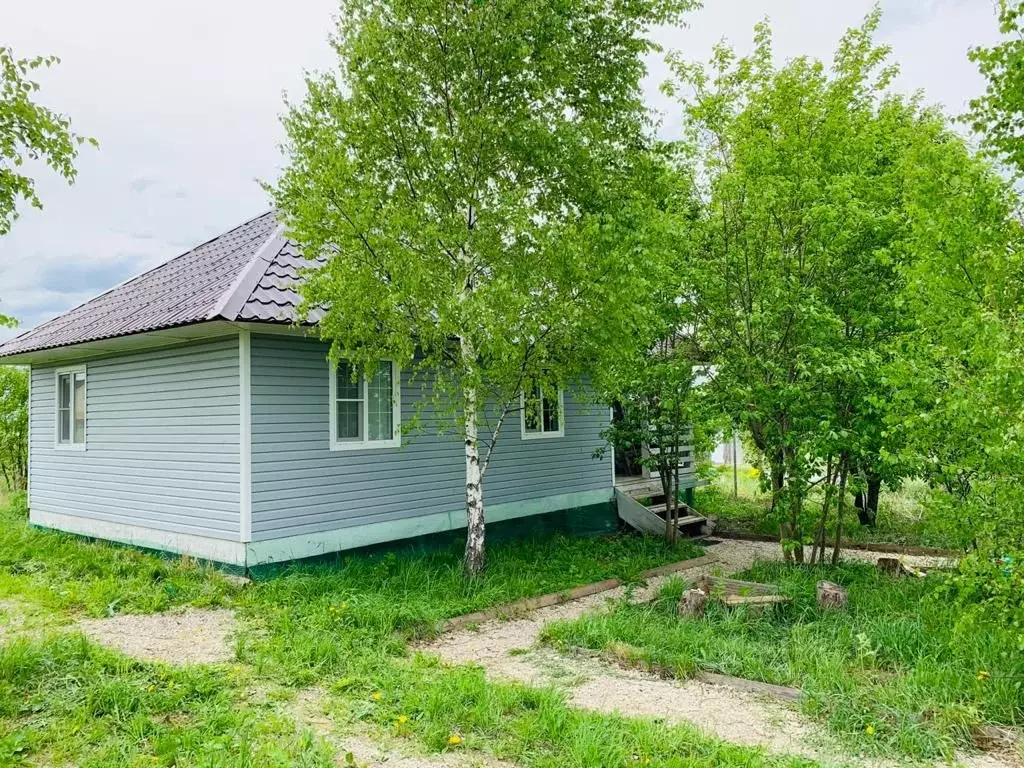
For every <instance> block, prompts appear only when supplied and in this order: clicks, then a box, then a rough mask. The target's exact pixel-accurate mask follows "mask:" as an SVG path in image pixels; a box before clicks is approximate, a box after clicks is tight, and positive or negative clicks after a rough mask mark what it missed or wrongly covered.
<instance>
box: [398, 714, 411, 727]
mask: <svg viewBox="0 0 1024 768" xmlns="http://www.w3.org/2000/svg"><path fill="white" fill-rule="evenodd" d="M408 722H409V716H408V715H399V716H398V724H399V725H405V724H406V723H408Z"/></svg>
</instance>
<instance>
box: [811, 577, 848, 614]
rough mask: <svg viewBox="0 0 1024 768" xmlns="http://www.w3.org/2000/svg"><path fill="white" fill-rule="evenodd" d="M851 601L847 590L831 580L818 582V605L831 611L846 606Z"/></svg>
mask: <svg viewBox="0 0 1024 768" xmlns="http://www.w3.org/2000/svg"><path fill="white" fill-rule="evenodd" d="M848 601H849V596H848V595H847V593H846V590H845V589H843V588H842V587H841V586H839V585H838V584H835V583H833V582H831V581H819V582H818V607H819V608H821V609H822V610H826V611H831V610H836V609H838V608H845V607H846V603H847V602H848Z"/></svg>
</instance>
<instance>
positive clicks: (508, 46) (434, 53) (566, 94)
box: [271, 0, 688, 574]
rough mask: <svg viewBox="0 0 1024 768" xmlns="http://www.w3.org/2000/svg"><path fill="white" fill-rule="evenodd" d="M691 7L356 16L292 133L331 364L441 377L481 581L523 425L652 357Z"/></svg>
mask: <svg viewBox="0 0 1024 768" xmlns="http://www.w3.org/2000/svg"><path fill="white" fill-rule="evenodd" d="M687 1H688V0H631V1H630V2H612V3H608V2H604V1H603V0H563V1H561V2H554V1H553V0H485V1H481V0H459V1H457V2H453V1H452V0H344V2H342V4H341V8H340V11H339V14H338V19H339V21H338V27H337V30H336V32H335V34H334V36H333V38H332V45H333V47H334V50H335V53H336V54H337V59H338V61H337V68H336V69H335V70H334V71H332V72H326V73H323V74H319V75H314V76H310V77H308V78H307V82H306V95H305V98H304V99H303V100H302V101H301V102H299V103H292V104H291V105H290V106H289V108H288V111H287V114H286V116H285V118H284V124H285V128H286V131H287V136H288V139H287V143H286V145H285V148H284V150H285V154H286V158H287V165H286V168H285V170H284V172H283V174H282V176H281V178H280V180H279V181H278V183H277V184H276V185H275V186H273V187H272V190H271V191H272V194H273V197H274V199H275V201H276V203H277V205H278V207H279V208H280V210H281V211H282V214H283V216H284V219H285V221H286V223H287V225H288V228H289V230H290V232H291V234H292V235H293V236H294V237H295V238H296V239H297V240H298V241H299V242H301V243H302V244H303V247H304V248H305V251H306V253H307V255H314V254H316V255H322V256H326V265H325V266H324V267H323V268H322V269H319V270H317V271H316V272H315V273H314V274H312V275H311V279H310V280H309V281H308V282H307V283H306V284H305V287H304V288H303V298H304V302H305V303H304V306H305V307H306V308H307V310H308V309H310V308H317V311H318V314H319V313H321V312H322V317H320V318H319V330H320V333H321V335H322V337H323V338H324V339H326V340H330V341H331V344H332V346H331V355H332V357H334V358H335V359H337V358H341V357H344V358H346V359H349V360H351V361H352V362H353V365H354V366H356V367H361V368H362V369H364V370H369V369H370V367H371V366H373V365H374V364H375V361H377V360H379V359H381V358H383V357H387V358H390V359H394V360H396V361H398V362H399V363H400V364H401V365H403V366H405V367H406V368H411V369H412V370H413V371H414V372H420V373H422V374H423V375H424V376H429V377H430V380H431V388H430V391H431V392H432V393H433V398H432V405H433V406H434V407H435V408H436V409H439V410H440V411H441V412H442V413H444V414H446V416H447V418H448V423H449V424H450V426H451V428H452V429H453V430H454V431H455V432H456V434H457V435H459V436H460V437H461V439H462V441H463V444H464V447H465V468H466V481H465V494H466V514H467V526H468V532H467V539H466V555H465V567H466V570H467V572H469V573H470V574H477V573H479V572H480V571H481V570H482V569H483V567H484V564H485V540H484V535H485V526H484V495H483V493H484V479H485V477H486V474H487V470H488V468H489V467H490V466H491V461H492V459H493V457H494V454H495V449H496V446H497V445H498V440H499V437H500V436H501V435H502V433H503V431H505V428H506V425H507V424H508V422H509V420H510V419H512V418H516V419H518V414H519V410H520V408H521V407H522V404H523V403H525V406H526V407H527V408H531V407H534V406H535V405H536V402H535V398H533V397H530V396H529V395H530V394H531V393H538V392H539V393H544V392H552V391H554V389H555V387H558V386H566V385H568V384H570V383H572V382H573V381H578V380H579V379H580V377H582V376H583V375H585V374H586V372H587V371H588V369H589V368H590V367H591V364H592V362H593V360H594V359H595V358H596V357H597V356H598V355H599V354H601V353H603V352H606V351H607V350H610V349H614V348H616V346H619V345H622V344H633V343H635V340H636V338H637V337H638V336H639V335H642V332H643V328H644V324H645V319H644V314H645V312H646V309H645V307H644V302H643V297H644V296H645V295H646V292H647V285H648V281H649V280H650V279H651V278H650V275H651V273H652V272H653V271H655V270H656V266H657V264H656V262H657V259H656V257H655V255H654V254H655V253H656V250H655V246H656V238H657V226H656V222H657V220H658V217H659V211H658V210H657V208H656V206H654V205H653V204H652V203H651V199H652V198H651V196H650V195H649V194H648V191H649V190H650V189H651V188H652V187H656V186H657V185H658V184H659V179H660V178H661V176H662V174H661V169H660V166H659V164H658V162H657V161H656V159H655V158H654V155H653V154H652V153H650V152H649V151H648V150H649V147H650V143H651V139H650V136H651V133H652V131H651V125H650V124H649V118H648V116H647V113H646V110H645V107H644V104H643V100H642V94H641V89H640V82H641V78H642V77H643V75H644V64H643V60H642V57H643V56H644V54H646V53H647V52H649V51H651V50H652V49H653V45H652V43H651V42H650V41H649V40H648V39H647V38H646V30H647V29H648V28H649V27H650V26H651V25H654V24H660V23H671V22H674V21H675V20H676V19H677V17H678V16H679V15H680V13H682V12H683V11H684V10H685V6H686V4H687ZM523 393H527V395H528V396H527V397H525V398H524V397H523ZM541 399H542V400H543V394H541Z"/></svg>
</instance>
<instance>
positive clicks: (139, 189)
mask: <svg viewBox="0 0 1024 768" xmlns="http://www.w3.org/2000/svg"><path fill="white" fill-rule="evenodd" d="M159 183H160V182H158V181H157V180H156V179H153V178H149V177H147V176H139V177H138V178H135V179H132V180H131V181H130V182H128V189H130V190H131V191H132V192H134V193H135V194H137V195H141V194H142V193H143V192H145V191H146V190H147V189H150V188H151V187H155V186H156V185H157V184H159Z"/></svg>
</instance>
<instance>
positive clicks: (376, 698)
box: [370, 691, 384, 701]
mask: <svg viewBox="0 0 1024 768" xmlns="http://www.w3.org/2000/svg"><path fill="white" fill-rule="evenodd" d="M370 698H371V699H373V700H374V701H380V700H381V699H383V698H384V694H383V693H381V692H380V691H374V692H373V695H372V696H370Z"/></svg>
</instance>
